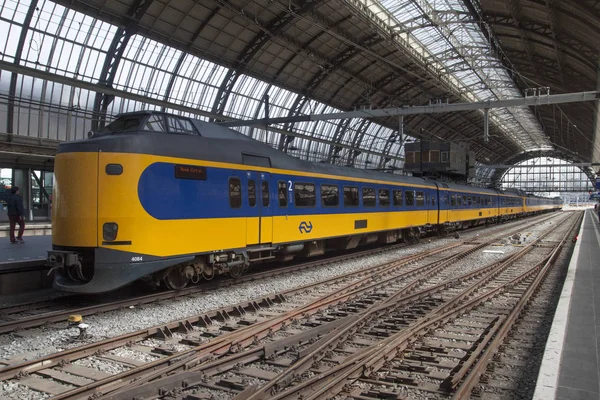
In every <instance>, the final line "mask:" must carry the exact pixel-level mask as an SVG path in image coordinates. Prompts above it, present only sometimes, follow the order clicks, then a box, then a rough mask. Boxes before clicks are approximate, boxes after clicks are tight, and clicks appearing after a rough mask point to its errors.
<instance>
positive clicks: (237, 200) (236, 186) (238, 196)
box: [229, 178, 242, 208]
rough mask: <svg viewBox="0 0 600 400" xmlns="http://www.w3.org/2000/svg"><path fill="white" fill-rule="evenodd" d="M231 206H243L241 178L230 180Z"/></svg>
mask: <svg viewBox="0 0 600 400" xmlns="http://www.w3.org/2000/svg"><path fill="white" fill-rule="evenodd" d="M229 206H230V207H231V208H240V207H241V206H242V184H241V182H240V179H239V178H229Z"/></svg>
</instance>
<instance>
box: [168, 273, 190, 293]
mask: <svg viewBox="0 0 600 400" xmlns="http://www.w3.org/2000/svg"><path fill="white" fill-rule="evenodd" d="M189 281H190V280H189V278H188V277H187V276H185V273H184V269H183V268H182V267H174V268H171V269H169V271H168V272H167V274H166V275H165V277H164V278H163V282H164V283H165V286H166V287H167V288H168V289H172V290H181V289H183V288H184V287H186V286H187V284H188V283H189Z"/></svg>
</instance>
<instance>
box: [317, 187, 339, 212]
mask: <svg viewBox="0 0 600 400" xmlns="http://www.w3.org/2000/svg"><path fill="white" fill-rule="evenodd" d="M321 204H323V206H324V207H338V206H339V205H340V193H339V188H338V187H337V185H321Z"/></svg>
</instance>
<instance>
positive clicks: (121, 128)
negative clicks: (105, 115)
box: [98, 115, 146, 135]
mask: <svg viewBox="0 0 600 400" xmlns="http://www.w3.org/2000/svg"><path fill="white" fill-rule="evenodd" d="M144 119H146V116H145V115H127V116H122V117H119V118H117V119H115V120H114V121H113V122H111V123H110V124H108V125H106V126H105V127H104V128H103V129H102V130H100V131H99V132H98V135H110V134H113V133H120V132H133V131H139V130H140V125H141V124H142V122H143V120H144Z"/></svg>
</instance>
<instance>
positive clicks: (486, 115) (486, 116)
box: [483, 108, 490, 143]
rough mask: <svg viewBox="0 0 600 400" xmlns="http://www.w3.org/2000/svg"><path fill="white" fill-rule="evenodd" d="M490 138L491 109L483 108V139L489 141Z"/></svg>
mask: <svg viewBox="0 0 600 400" xmlns="http://www.w3.org/2000/svg"><path fill="white" fill-rule="evenodd" d="M489 140H490V110H489V108H486V109H484V110H483V141H484V142H485V143H487V142H488V141H489Z"/></svg>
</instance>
